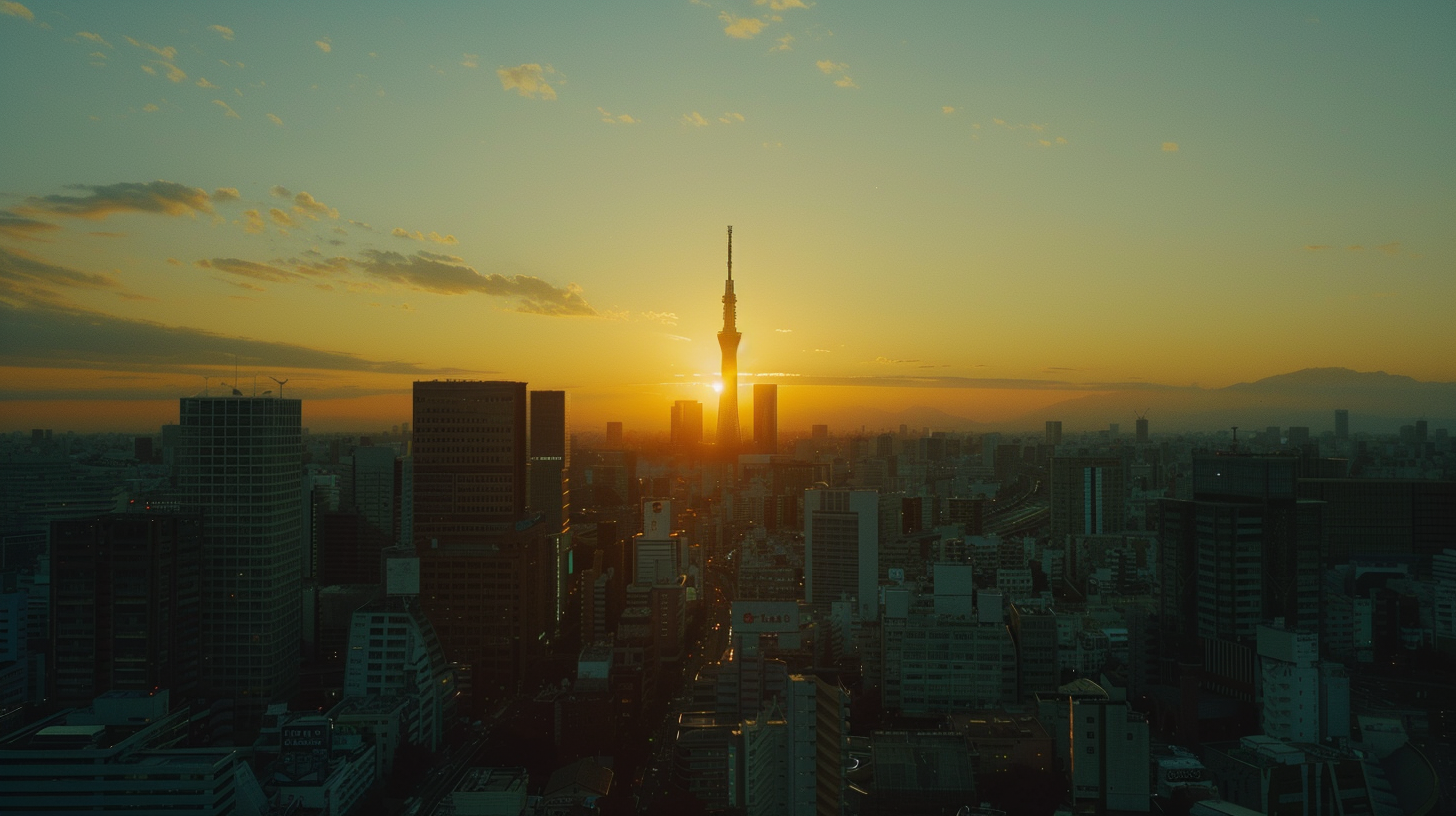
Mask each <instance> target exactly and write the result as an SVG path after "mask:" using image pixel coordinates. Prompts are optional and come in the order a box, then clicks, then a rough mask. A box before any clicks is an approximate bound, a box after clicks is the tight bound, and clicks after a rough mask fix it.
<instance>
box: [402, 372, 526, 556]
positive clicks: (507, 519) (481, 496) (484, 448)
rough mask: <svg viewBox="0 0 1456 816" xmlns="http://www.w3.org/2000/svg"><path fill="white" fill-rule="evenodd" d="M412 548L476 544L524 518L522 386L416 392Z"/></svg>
mask: <svg viewBox="0 0 1456 816" xmlns="http://www.w3.org/2000/svg"><path fill="white" fill-rule="evenodd" d="M414 428H415V432H414V544H415V547H416V548H417V549H419V550H420V554H421V555H424V553H425V551H426V550H429V549H433V548H435V547H437V546H438V547H439V548H449V547H451V546H454V545H456V544H478V543H481V542H482V541H483V540H484V539H485V537H487V536H489V535H490V534H492V533H496V532H500V531H501V530H505V529H509V528H511V527H513V526H514V525H515V523H516V522H517V521H520V520H521V519H522V518H524V517H525V515H526V503H527V501H528V499H527V487H526V439H527V432H526V384H525V383H523V382H486V381H479V380H431V381H428V382H416V383H415V385H414Z"/></svg>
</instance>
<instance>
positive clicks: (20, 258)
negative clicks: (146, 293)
mask: <svg viewBox="0 0 1456 816" xmlns="http://www.w3.org/2000/svg"><path fill="white" fill-rule="evenodd" d="M58 289H72V290H74V289H90V290H98V289H99V290H112V291H119V290H120V289H121V284H120V283H118V282H117V280H116V279H115V278H113V277H111V276H110V275H98V274H95V273H92V272H82V271H80V270H77V269H72V268H70V267H67V266H61V265H59V264H53V263H51V262H49V261H46V260H44V259H42V258H39V257H37V256H35V255H32V254H30V253H28V252H23V251H21V250H17V249H6V248H5V247H0V302H3V303H6V304H9V305H11V306H23V305H64V304H66V303H67V299H66V296H65V295H63V294H61V292H59V291H57V290H58ZM13 329H14V327H9V326H7V327H6V329H5V334H6V340H5V342H4V343H0V346H7V345H9V344H10V343H12V342H14V341H16V340H17V339H18V338H15V337H10V336H9V335H10V334H11V332H12V331H13Z"/></svg>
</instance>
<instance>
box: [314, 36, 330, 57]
mask: <svg viewBox="0 0 1456 816" xmlns="http://www.w3.org/2000/svg"><path fill="white" fill-rule="evenodd" d="M313 44H314V45H316V46H318V50H320V51H322V52H324V53H325V54H327V53H329V52H330V51H333V50H334V44H333V43H332V42H331V41H330V40H329V38H328V37H324V38H323V39H321V40H314V41H313Z"/></svg>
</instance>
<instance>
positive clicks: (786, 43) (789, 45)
mask: <svg viewBox="0 0 1456 816" xmlns="http://www.w3.org/2000/svg"><path fill="white" fill-rule="evenodd" d="M774 43H775V45H774V47H773V48H770V49H769V50H768V52H769V53H770V54H772V53H774V52H776V51H793V50H794V35H793V34H785V35H784V36H782V37H779V38H778V39H777V40H774Z"/></svg>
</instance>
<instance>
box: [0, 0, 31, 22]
mask: <svg viewBox="0 0 1456 816" xmlns="http://www.w3.org/2000/svg"><path fill="white" fill-rule="evenodd" d="M0 14H7V15H9V16H11V17H19V18H20V19H22V20H26V21H29V22H34V21H35V12H33V11H31V10H30V9H28V8H26V7H25V6H22V5H21V4H19V3H12V2H10V0H4V2H0Z"/></svg>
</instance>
